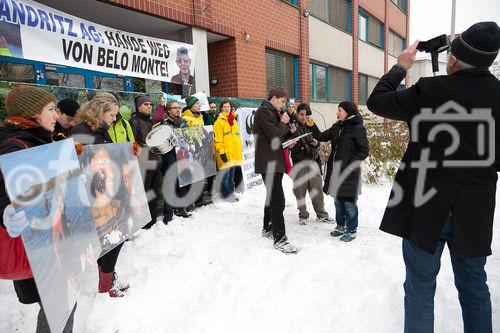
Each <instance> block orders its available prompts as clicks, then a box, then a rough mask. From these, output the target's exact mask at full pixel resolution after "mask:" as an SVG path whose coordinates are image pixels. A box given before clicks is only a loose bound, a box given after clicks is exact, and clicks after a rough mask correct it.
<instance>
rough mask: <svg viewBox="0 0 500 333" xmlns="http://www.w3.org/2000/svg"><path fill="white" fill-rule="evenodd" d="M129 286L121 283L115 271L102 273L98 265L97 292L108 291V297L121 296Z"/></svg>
mask: <svg viewBox="0 0 500 333" xmlns="http://www.w3.org/2000/svg"><path fill="white" fill-rule="evenodd" d="M128 288H129V286H128V284H127V285H121V284H120V283H119V282H118V281H117V279H116V273H115V272H110V273H104V272H103V271H102V270H101V269H100V267H99V293H108V294H109V296H110V297H123V296H124V295H125V292H126V291H127V289H128Z"/></svg>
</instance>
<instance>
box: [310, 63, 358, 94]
mask: <svg viewBox="0 0 500 333" xmlns="http://www.w3.org/2000/svg"><path fill="white" fill-rule="evenodd" d="M310 70H311V99H312V100H313V101H328V102H341V101H345V100H349V99H350V98H351V97H350V79H351V77H350V72H349V71H346V70H345V69H341V68H337V67H333V66H325V65H318V64H310Z"/></svg>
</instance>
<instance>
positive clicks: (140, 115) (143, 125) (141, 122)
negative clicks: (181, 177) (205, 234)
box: [129, 95, 161, 229]
mask: <svg viewBox="0 0 500 333" xmlns="http://www.w3.org/2000/svg"><path fill="white" fill-rule="evenodd" d="M135 108H136V111H135V112H134V113H132V116H131V117H130V121H129V123H130V126H131V127H132V132H133V134H134V138H135V141H136V142H137V143H138V144H139V145H140V146H141V147H144V148H145V149H144V150H143V153H142V154H146V155H144V156H145V157H146V156H147V158H141V159H140V160H139V161H140V162H142V163H140V164H139V166H140V167H141V171H142V173H143V180H144V190H145V191H146V193H147V192H149V191H150V190H153V192H154V194H155V195H154V198H151V199H150V200H149V201H148V206H149V211H150V213H151V221H150V222H149V223H148V224H146V225H145V226H144V227H143V229H149V228H151V227H152V226H153V224H155V223H156V220H157V218H158V204H159V200H160V199H161V196H160V191H161V182H160V179H161V178H160V176H161V174H160V164H159V160H160V157H159V155H156V154H153V153H151V152H150V151H149V150H148V149H147V145H146V137H147V136H148V134H149V132H151V130H152V129H153V120H152V119H151V112H152V110H153V102H152V101H151V98H149V96H146V95H141V96H138V97H136V98H135ZM142 154H141V155H142ZM146 160H147V161H148V163H147V164H150V163H152V164H156V163H158V164H157V167H156V168H151V166H147V165H146ZM144 171H146V172H145V173H144Z"/></svg>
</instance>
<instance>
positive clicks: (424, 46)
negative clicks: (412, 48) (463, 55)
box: [417, 35, 451, 74]
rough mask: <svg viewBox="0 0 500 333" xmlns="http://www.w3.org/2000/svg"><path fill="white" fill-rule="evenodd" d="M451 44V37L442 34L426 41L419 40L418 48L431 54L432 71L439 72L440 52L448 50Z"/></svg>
mask: <svg viewBox="0 0 500 333" xmlns="http://www.w3.org/2000/svg"><path fill="white" fill-rule="evenodd" d="M450 46H451V42H450V38H449V37H448V36H446V35H440V36H437V37H434V38H432V39H429V40H427V41H425V42H419V43H418V46H417V50H419V51H421V52H427V53H430V54H431V60H432V72H433V73H434V74H435V73H436V72H439V63H438V55H439V53H440V52H443V51H446V50H448V49H449V48H450Z"/></svg>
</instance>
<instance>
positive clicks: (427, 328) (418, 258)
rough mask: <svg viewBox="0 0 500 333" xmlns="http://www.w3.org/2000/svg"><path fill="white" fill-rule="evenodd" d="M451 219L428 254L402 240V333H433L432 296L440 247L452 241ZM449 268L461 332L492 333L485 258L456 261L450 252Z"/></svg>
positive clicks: (438, 266)
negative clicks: (450, 267) (461, 323)
mask: <svg viewBox="0 0 500 333" xmlns="http://www.w3.org/2000/svg"><path fill="white" fill-rule="evenodd" d="M452 235H453V218H452V217H449V218H448V221H447V222H446V224H445V226H444V228H443V230H442V232H441V238H440V240H439V241H438V244H437V247H436V253H435V254H430V253H428V252H425V251H424V250H422V249H420V248H418V247H416V246H415V245H414V244H412V243H411V242H410V241H408V240H403V258H404V262H405V265H406V281H405V283H404V290H405V329H404V331H405V333H411V332H422V333H423V332H434V294H435V292H436V276H437V275H438V273H439V268H440V264H441V254H442V253H443V249H444V245H445V243H446V242H448V248H449V242H450V241H451V239H452ZM450 256H451V265H452V267H453V275H454V277H455V286H456V288H457V290H458V299H459V300H460V305H461V307H462V319H463V323H464V332H465V333H469V332H474V333H483V332H484V333H490V332H492V324H491V322H492V320H491V300H490V292H489V291H488V286H487V285H486V272H485V271H484V265H485V264H486V257H473V258H465V259H459V258H457V257H455V256H454V254H453V253H451V251H450Z"/></svg>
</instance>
